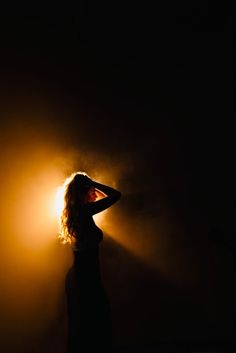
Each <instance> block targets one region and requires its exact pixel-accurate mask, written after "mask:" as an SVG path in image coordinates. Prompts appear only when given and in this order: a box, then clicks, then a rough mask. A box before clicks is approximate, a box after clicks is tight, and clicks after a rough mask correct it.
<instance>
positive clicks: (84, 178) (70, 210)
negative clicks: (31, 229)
mask: <svg viewBox="0 0 236 353" xmlns="http://www.w3.org/2000/svg"><path fill="white" fill-rule="evenodd" d="M91 186H92V180H91V179H90V178H89V177H88V175H87V174H86V173H84V172H75V173H72V174H71V175H70V176H69V177H68V178H67V179H66V180H65V182H64V184H63V189H64V200H63V201H64V205H63V210H62V213H61V215H60V225H59V226H60V231H59V239H60V240H61V241H62V243H63V244H66V243H71V242H72V238H75V237H78V234H77V225H78V212H79V208H80V206H81V205H83V204H84V202H85V197H86V195H87V193H88V190H89V189H90V187H91Z"/></svg>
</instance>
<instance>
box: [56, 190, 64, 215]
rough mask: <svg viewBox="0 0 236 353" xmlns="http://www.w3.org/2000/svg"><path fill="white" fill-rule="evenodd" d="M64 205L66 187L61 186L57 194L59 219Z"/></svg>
mask: <svg viewBox="0 0 236 353" xmlns="http://www.w3.org/2000/svg"><path fill="white" fill-rule="evenodd" d="M63 207H64V187H63V186H59V187H58V188H57V191H56V195H55V214H56V216H57V218H58V219H59V217H60V215H61V213H62V211H63Z"/></svg>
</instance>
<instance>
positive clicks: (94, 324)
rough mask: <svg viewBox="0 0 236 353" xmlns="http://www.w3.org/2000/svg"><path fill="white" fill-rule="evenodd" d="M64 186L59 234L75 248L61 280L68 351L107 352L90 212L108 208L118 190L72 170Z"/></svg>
mask: <svg viewBox="0 0 236 353" xmlns="http://www.w3.org/2000/svg"><path fill="white" fill-rule="evenodd" d="M64 186H65V193H64V209H63V212H62V215H61V219H60V236H59V237H60V238H61V239H62V241H63V242H64V243H67V242H69V243H70V244H71V245H72V250H73V264H72V267H71V268H70V269H69V271H68V272H67V275H66V280H65V291H66V298H67V312H68V346H67V348H68V353H74V352H82V353H84V352H89V353H93V352H96V351H102V352H111V350H112V319H111V311H110V306H109V300H108V297H107V295H106V292H105V290H104V286H103V283H102V278H101V274H100V264H99V243H100V242H101V241H102V239H103V232H102V230H101V229H100V228H99V227H97V225H96V223H95V222H94V219H93V215H95V214H96V213H99V212H101V211H103V210H105V209H107V208H108V207H110V206H112V205H113V204H114V203H115V202H117V201H118V200H119V199H120V197H121V193H120V192H119V191H118V190H115V189H114V188H112V187H110V186H107V185H104V184H101V183H98V182H96V181H94V180H92V179H91V178H90V177H89V176H88V175H87V174H86V173H83V172H77V173H73V174H72V175H71V176H70V177H69V178H67V179H66V182H65V184H64ZM98 197H99V199H98V200H97V198H98ZM96 200H97V201H96Z"/></svg>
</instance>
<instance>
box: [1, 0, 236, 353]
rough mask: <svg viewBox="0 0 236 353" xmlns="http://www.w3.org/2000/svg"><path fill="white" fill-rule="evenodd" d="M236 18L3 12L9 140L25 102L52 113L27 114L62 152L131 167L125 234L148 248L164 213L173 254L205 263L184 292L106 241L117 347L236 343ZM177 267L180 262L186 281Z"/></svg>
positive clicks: (229, 7) (147, 10)
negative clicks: (135, 229) (133, 222)
mask: <svg viewBox="0 0 236 353" xmlns="http://www.w3.org/2000/svg"><path fill="white" fill-rule="evenodd" d="M233 10H234V6H233V2H227V1H226V2H219V3H217V2H213V1H191V2H187V1H186V2H184V1H178V2H175V1H172V2H160V3H158V2H157V3H153V4H151V3H150V4H148V3H140V4H138V3H137V2H136V3H134V4H132V5H131V4H130V5H128V4H127V3H125V2H124V3H121V2H119V3H113V2H111V3H110V4H101V3H96V4H93V5H92V4H91V5H89V4H85V3H80V2H72V1H67V2H64V3H57V2H55V3H53V2H46V1H40V2H37V1H34V2H32V3H30V4H24V3H22V2H20V3H17V4H14V5H13V4H8V5H6V6H5V8H2V10H1V24H0V28H1V84H0V85H1V86H0V89H1V98H2V102H1V109H2V112H3V113H2V114H1V115H2V117H1V124H2V128H1V130H2V141H3V139H4V138H5V136H6V135H5V133H4V131H5V130H4V129H6V126H12V129H13V126H14V124H15V125H16V126H18V127H19V126H20V125H19V121H17V118H16V117H15V115H14V114H15V111H16V110H18V111H20V112H21V116H22V112H23V113H24V111H26V110H27V109H26V105H27V102H30V104H31V105H32V101H33V102H34V104H35V101H36V102H39V101H40V99H41V100H42V101H43V102H44V104H45V102H46V103H48V104H49V105H50V106H53V107H54V112H55V111H56V112H58V115H57V114H55V115H54V116H51V117H47V118H45V121H44V120H40V121H39V120H37V119H34V118H33V117H31V118H27V125H29V126H30V129H31V130H34V127H35V129H37V128H38V127H39V126H40V129H43V126H44V123H45V129H47V128H48V126H50V129H51V130H53V129H54V130H55V134H57V136H59V138H58V139H59V141H60V143H61V146H62V147H61V148H62V149H63V148H69V147H70V146H71V147H72V148H73V149H74V150H75V151H76V150H83V151H86V152H85V153H87V154H86V156H88V158H89V159H90V162H91V164H92V165H94V164H99V160H98V159H97V158H95V157H92V156H93V155H94V152H96V153H97V154H98V155H99V156H102V157H101V158H106V159H107V160H108V161H111V165H112V168H113V166H114V165H115V164H116V163H118V164H119V165H122V163H123V161H124V169H125V171H124V174H123V177H122V175H120V176H119V180H117V185H118V188H119V189H120V190H121V191H122V194H123V197H122V200H121V201H120V204H119V205H118V206H117V207H119V214H122V213H123V214H126V216H127V218H126V222H127V224H129V219H135V218H137V224H138V225H139V226H140V227H139V228H140V230H139V232H140V234H141V235H139V241H140V239H141V243H142V244H143V246H145V238H146V237H148V234H147V233H148V231H147V230H146V229H147V228H146V223H148V222H149V221H150V222H149V223H150V229H151V230H150V233H155V230H156V231H157V233H158V232H159V231H160V230H159V229H158V223H156V221H157V220H158V217H161V216H162V215H163V214H164V215H166V219H167V223H170V224H171V223H172V222H173V225H172V234H175V236H174V238H173V239H172V238H171V237H170V238H168V240H166V246H167V248H168V249H170V253H169V254H172V252H173V253H174V252H175V246H176V244H177V243H178V247H177V249H180V248H181V247H182V250H183V253H185V254H189V253H190V254H193V253H194V254H195V258H194V260H192V262H191V260H189V262H187V264H188V265H187V266H190V268H191V264H192V266H193V267H194V266H197V265H196V264H199V263H200V265H199V266H200V267H201V269H199V270H197V271H195V274H193V275H192V276H198V281H197V283H198V284H197V285H196V286H195V287H194V286H192V287H191V286H190V287H191V290H190V289H189V288H188V290H186V287H188V286H186V283H187V282H188V280H189V281H190V282H191V281H193V279H192V278H191V274H189V278H188V275H186V276H185V277H184V278H185V282H184V283H185V285H184V286H182V285H180V284H177V283H176V282H175V281H171V280H170V278H168V275H167V273H168V269H166V272H165V275H163V274H160V273H158V271H157V269H153V268H152V269H149V268H148V267H146V266H145V265H144V264H143V263H142V261H139V260H138V259H137V258H135V257H132V255H131V254H130V253H128V252H127V253H126V251H125V250H124V249H123V248H122V247H119V246H118V244H113V243H112V241H110V243H109V242H107V243H106V242H105V245H104V246H103V250H104V260H103V265H104V276H105V277H106V279H107V282H106V283H107V287H108V290H109V292H110V295H111V298H112V302H113V306H114V313H115V318H116V323H115V332H116V343H117V346H119V345H127V344H129V345H131V346H132V347H136V348H135V349H137V347H142V345H143V344H145V345H150V346H153V347H154V346H155V347H156V346H158V347H159V345H160V344H161V345H162V344H163V346H164V347H169V345H170V346H171V347H172V349H174V348H173V347H183V346H184V347H185V346H186V347H190V346H191V347H192V346H195V347H199V350H200V349H202V350H205V351H206V350H207V349H208V350H209V351H210V349H215V350H216V351H221V350H222V351H223V350H226V349H229V351H230V350H231V347H232V346H233V342H234V339H235V334H234V327H235V324H234V310H235V306H234V304H235V303H234V299H233V279H234V278H233V276H234V254H235V237H234V198H233V194H234V183H233V179H234V175H233V174H234V173H233V159H234V154H233V143H234V132H233V93H234V90H233V76H234V51H233V36H234V17H233ZM62 111H63V112H64V115H63V114H61V112H62ZM12 112H13V113H12ZM11 114H12V115H14V118H12V117H11ZM81 117H82V118H81ZM19 119H20V120H21V119H22V121H24V119H23V118H19ZM24 124H26V123H25V121H24ZM7 131H8V130H7ZM9 143H11V144H12V143H13V144H14V142H12V140H10V142H9ZM68 146H69V147H68ZM104 156H105V157H104ZM85 158H86V157H85ZM78 167H79V166H78ZM121 219H122V220H123V221H125V218H122V217H121ZM142 221H143V222H144V223H145V224H144V223H143V225H142ZM130 229H131V230H132V227H130ZM142 229H143V232H142ZM180 229H181V230H180ZM183 229H184V231H183ZM180 234H182V235H180ZM183 234H184V235H183ZM173 240H174V242H172V241H173ZM148 241H149V244H153V247H154V248H155V242H157V243H158V241H157V240H156V239H155V237H153V235H152V236H151V238H150V239H149V240H148ZM172 255H173V254H172ZM172 255H171V256H172ZM109 256H110V257H109ZM150 256H153V259H155V251H153V253H152V255H150ZM190 257H191V256H190ZM203 258H204V260H202V259H203ZM108 259H110V260H108ZM115 259H117V262H116V261H115ZM108 261H110V263H109V262H108ZM175 261H176V264H175ZM181 261H182V260H181V257H176V255H175V256H174V255H173V258H172V260H171V263H172V265H173V264H175V265H173V266H176V269H177V270H176V271H177V272H178V269H180V268H181V265H180V263H181ZM198 261H199V262H198ZM153 262H154V263H155V260H153ZM117 263H118V264H119V266H121V268H119V267H118V265H117ZM193 263H194V265H193ZM110 264H112V266H109V265H110ZM106 265H108V266H106ZM122 266H123V267H122ZM116 267H118V268H116ZM154 267H155V266H154ZM124 268H126V269H124ZM127 269H129V270H127ZM114 273H120V277H119V275H117V277H116V278H117V280H115V278H114ZM190 273H191V271H190ZM196 273H197V274H196ZM122 275H123V276H122ZM201 276H202V277H201ZM212 278H213V279H212ZM201 279H202V281H201ZM119 281H120V282H119ZM209 281H212V282H211V284H210V285H209ZM204 286H205V295H206V298H207V299H206V300H204V299H203V298H204V294H203V293H204ZM124 288H126V290H125V291H124ZM144 288H145V289H144ZM200 294H201V296H202V297H201V300H200V299H199V301H198V300H197V299H196V298H199V295H200ZM212 301H213V302H214V303H215V304H214V305H213V306H212V307H211V309H209V305H210V304H209V303H212ZM210 306H211V305H210ZM208 309H209V310H208ZM217 310H219V311H217ZM126 311H127V312H128V313H129V314H127V315H128V317H127V318H124V317H125V315H124V313H125V312H126ZM138 312H139V314H138ZM54 336H55V335H54ZM45 337H47V335H45ZM47 340H50V338H48V337H47V338H45V341H47ZM55 340H56V339H55ZM46 346H47V344H46V343H45V347H46ZM41 349H42V352H43V348H41ZM45 349H46V348H45ZM153 349H154V348H153ZM180 349H183V348H180ZM186 349H189V350H190V348H186ZM26 350H27V349H26ZM146 350H147V348H146ZM45 351H46V350H45Z"/></svg>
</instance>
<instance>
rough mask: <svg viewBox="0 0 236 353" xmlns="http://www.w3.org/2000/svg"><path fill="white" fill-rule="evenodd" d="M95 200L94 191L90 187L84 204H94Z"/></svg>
mask: <svg viewBox="0 0 236 353" xmlns="http://www.w3.org/2000/svg"><path fill="white" fill-rule="evenodd" d="M96 199H97V194H96V189H95V188H94V187H93V186H92V187H91V188H90V189H89V190H88V193H87V197H86V202H94V201H96Z"/></svg>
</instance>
